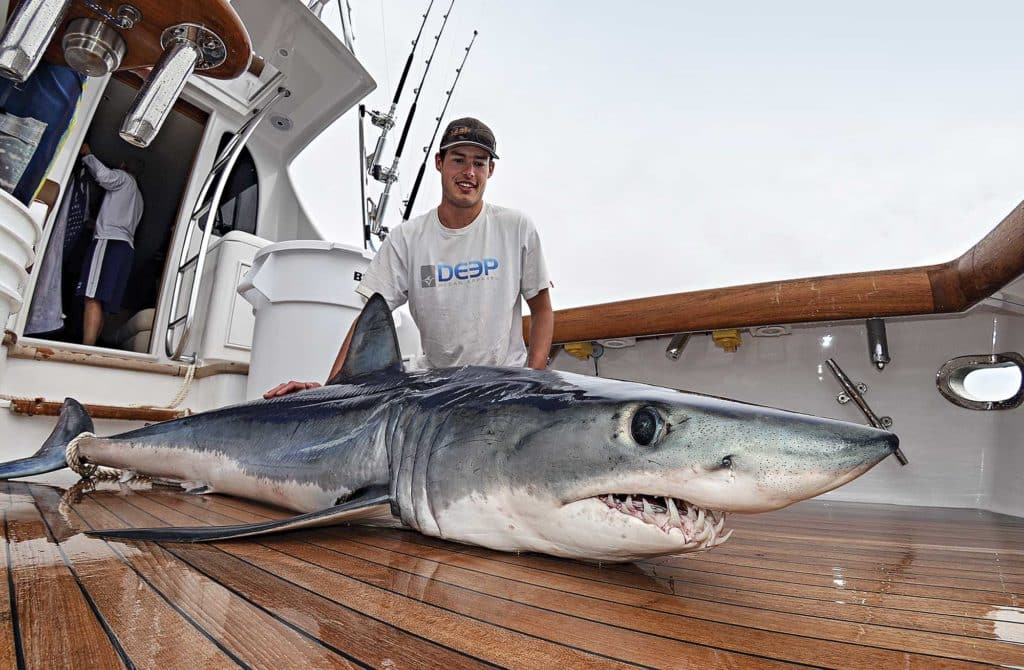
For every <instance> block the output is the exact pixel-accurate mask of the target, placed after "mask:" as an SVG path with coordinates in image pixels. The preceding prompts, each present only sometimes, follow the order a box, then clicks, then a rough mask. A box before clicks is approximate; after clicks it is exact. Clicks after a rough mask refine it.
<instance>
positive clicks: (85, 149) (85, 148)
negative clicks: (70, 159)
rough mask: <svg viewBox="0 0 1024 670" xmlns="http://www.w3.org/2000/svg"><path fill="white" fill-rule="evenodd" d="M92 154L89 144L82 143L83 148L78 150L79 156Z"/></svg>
mask: <svg viewBox="0 0 1024 670" xmlns="http://www.w3.org/2000/svg"><path fill="white" fill-rule="evenodd" d="M91 153H92V149H90V148H89V144H88V143H87V142H82V148H81V149H79V150H78V155H79V156H88V155H89V154H91Z"/></svg>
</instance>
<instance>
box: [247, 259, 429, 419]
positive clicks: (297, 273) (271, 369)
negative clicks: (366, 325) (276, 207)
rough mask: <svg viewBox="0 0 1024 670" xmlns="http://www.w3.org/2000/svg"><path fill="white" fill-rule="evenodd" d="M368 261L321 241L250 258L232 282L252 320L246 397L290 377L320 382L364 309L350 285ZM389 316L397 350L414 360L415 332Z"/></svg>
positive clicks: (409, 323) (258, 394)
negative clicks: (247, 267)
mask: <svg viewBox="0 0 1024 670" xmlns="http://www.w3.org/2000/svg"><path fill="white" fill-rule="evenodd" d="M370 258H371V255H370V253H369V252H368V251H365V250H363V249H360V248H357V247H351V246H348V245H345V244H338V243H335V242H326V241H323V240H296V241H291V242H278V243H276V244H271V245H269V246H267V247H264V248H263V249H261V250H260V251H258V252H257V253H256V257H255V258H254V259H253V264H252V268H251V269H250V270H249V271H248V272H247V273H246V275H245V277H244V278H243V279H242V281H241V283H240V284H239V285H238V292H239V293H240V294H241V295H242V297H244V298H245V299H246V300H247V301H248V302H249V303H250V304H251V305H252V307H253V313H254V315H255V317H256V325H255V328H254V331H253V341H252V357H251V359H250V362H249V380H248V382H247V383H246V388H245V395H246V398H247V399H250V400H251V399H253V398H259V397H262V396H263V393H264V392H266V391H267V390H268V389H271V388H273V387H274V386H276V385H277V384H280V383H281V382H286V381H290V380H293V379H294V380H297V381H318V382H323V381H324V380H325V377H326V376H327V373H328V372H329V371H330V369H331V364H332V363H333V362H334V359H335V357H337V355H338V349H339V348H341V343H342V342H343V341H344V339H345V335H346V334H347V333H348V330H349V327H350V326H351V325H352V322H353V321H355V319H356V317H357V316H359V312H360V311H362V309H363V304H364V301H363V299H362V298H361V297H360V296H359V294H357V293H356V285H357V284H359V280H360V278H361V276H360V275H361V273H362V272H363V271H364V270H366V267H367V266H368V265H369V263H370ZM394 316H395V325H396V327H397V328H398V331H399V344H400V346H401V347H402V349H403V351H404V352H405V355H406V356H410V355H415V354H416V353H417V350H418V348H419V335H418V333H417V332H416V331H415V327H414V326H413V324H412V319H411V318H409V317H406V318H402V314H401V313H399V312H395V314H394ZM410 330H412V332H411V333H410V332H409V331H410ZM407 349H408V351H406V350H407Z"/></svg>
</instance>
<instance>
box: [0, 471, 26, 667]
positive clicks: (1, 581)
mask: <svg viewBox="0 0 1024 670" xmlns="http://www.w3.org/2000/svg"><path fill="white" fill-rule="evenodd" d="M10 508H11V497H10V496H8V495H4V494H3V492H2V491H0V524H2V526H0V527H2V528H4V529H6V528H7V511H8V510H9V509H10ZM0 545H2V546H0V667H4V668H17V667H21V666H22V665H23V664H24V663H23V661H22V662H19V660H20V659H21V656H22V654H21V649H20V646H19V645H20V640H19V636H18V634H17V628H18V626H17V623H18V619H17V616H16V614H15V610H14V573H13V571H12V569H11V561H10V543H9V542H8V541H7V533H6V531H5V532H3V533H0Z"/></svg>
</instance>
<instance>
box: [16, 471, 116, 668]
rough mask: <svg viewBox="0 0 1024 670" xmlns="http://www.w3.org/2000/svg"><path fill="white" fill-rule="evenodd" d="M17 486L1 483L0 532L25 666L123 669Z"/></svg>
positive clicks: (58, 549)
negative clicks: (5, 504) (1, 516)
mask: <svg viewBox="0 0 1024 670" xmlns="http://www.w3.org/2000/svg"><path fill="white" fill-rule="evenodd" d="M23 486H24V485H19V484H11V483H6V482H5V483H3V484H2V485H0V490H2V491H3V492H4V493H6V495H7V496H9V499H10V504H11V507H10V509H8V510H7V511H6V514H5V523H4V532H5V535H6V537H7V541H8V543H9V544H8V548H9V551H10V566H11V567H10V570H11V578H12V582H13V592H14V603H15V610H16V614H17V620H18V630H19V634H20V641H21V648H22V651H23V660H24V663H25V667H26V668H40V669H46V670H49V669H50V668H53V667H54V666H55V664H60V665H65V666H67V667H86V666H89V665H92V666H94V667H103V668H118V667H125V663H124V661H123V660H122V657H121V655H120V653H119V652H118V649H117V648H116V644H115V641H114V640H112V639H111V638H110V636H109V635H108V634H107V632H106V631H105V630H104V627H103V622H101V620H100V619H99V618H98V616H97V613H96V612H95V611H94V610H93V607H92V604H91V603H90V602H89V599H88V597H87V595H86V591H85V590H84V587H83V586H81V585H80V582H79V580H78V576H77V575H76V574H75V572H74V571H73V568H72V567H70V566H69V565H68V562H66V561H65V557H64V555H63V554H62V547H61V546H60V545H58V544H56V543H55V542H54V541H53V540H52V539H51V537H50V535H49V533H48V531H47V529H46V526H45V524H44V523H43V519H42V517H41V516H40V515H39V511H38V510H37V509H36V506H35V504H34V501H33V498H32V496H31V495H30V494H27V493H26V492H25V491H24V490H22V489H21V487H23Z"/></svg>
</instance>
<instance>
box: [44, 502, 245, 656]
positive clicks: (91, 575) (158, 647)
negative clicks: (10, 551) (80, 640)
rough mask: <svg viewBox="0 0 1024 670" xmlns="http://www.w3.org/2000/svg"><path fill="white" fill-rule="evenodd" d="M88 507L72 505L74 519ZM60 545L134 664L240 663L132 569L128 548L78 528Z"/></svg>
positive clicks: (51, 519) (53, 520)
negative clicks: (128, 557) (204, 634)
mask: <svg viewBox="0 0 1024 670" xmlns="http://www.w3.org/2000/svg"><path fill="white" fill-rule="evenodd" d="M40 488H41V487H36V490H35V491H33V493H35V494H36V495H35V496H34V497H35V498H36V502H37V506H38V507H40V509H42V508H43V505H40V504H39V502H40V499H41V498H43V497H44V496H45V495H46V494H47V492H46V491H45V490H42V491H40V490H39V489H40ZM88 507H89V504H88V503H87V502H85V503H79V504H77V505H75V506H73V507H71V508H70V509H71V510H73V511H70V513H69V514H70V515H73V517H74V519H72V521H74V520H77V519H80V518H81V517H80V516H79V515H80V514H82V513H83V511H87V509H88ZM44 516H46V517H48V521H49V525H50V526H51V528H53V527H56V526H57V525H58V524H60V523H67V522H64V521H62V520H61V519H60V518H59V517H50V515H48V514H45V512H44ZM108 522H109V520H108ZM61 544H62V547H63V549H64V553H65V554H66V555H67V556H68V559H69V560H70V561H71V563H72V565H74V566H75V570H76V571H77V573H78V576H79V579H80V581H81V583H82V585H83V586H84V587H85V588H86V589H88V591H89V593H90V594H91V596H92V598H93V601H94V602H95V603H96V607H97V609H98V610H99V612H100V614H101V616H103V618H104V619H105V620H106V621H107V624H108V625H109V627H110V629H111V630H112V631H113V633H114V634H115V635H116V637H117V639H118V640H119V641H120V644H121V646H122V648H123V649H124V650H125V652H126V653H127V654H128V656H129V657H130V658H131V659H132V663H133V664H134V665H135V666H136V667H139V668H170V667H181V666H184V665H195V666H197V667H225V666H234V665H237V663H236V662H235V661H233V660H232V659H231V658H230V657H228V656H227V655H226V654H224V652H223V651H221V650H220V649H219V648H218V647H217V646H216V645H215V644H214V643H213V642H212V641H211V640H209V639H207V638H206V637H204V636H203V635H202V634H201V633H200V632H199V631H198V630H197V629H196V628H195V627H193V626H192V625H191V624H190V623H189V622H188V620H187V619H185V618H183V616H182V615H181V614H180V613H179V612H177V611H175V610H174V609H173V608H172V607H171V606H170V604H168V603H167V602H165V601H164V600H163V599H162V598H161V596H160V594H159V592H157V591H156V590H155V588H154V587H153V586H152V585H151V584H150V583H149V582H148V581H147V580H146V578H145V577H144V574H145V573H139V572H136V571H135V570H133V569H132V568H131V566H130V563H129V562H128V560H127V559H126V558H125V557H124V553H125V552H130V551H131V549H130V548H126V547H121V548H115V547H114V546H111V544H108V543H106V542H102V541H100V540H94V539H91V538H88V537H86V536H85V535H81V534H77V533H76V534H72V535H71V536H69V537H66V538H65V539H64V540H63V541H62V543H61ZM144 550H145V549H143V551H144ZM140 613H144V615H143V616H140Z"/></svg>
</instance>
